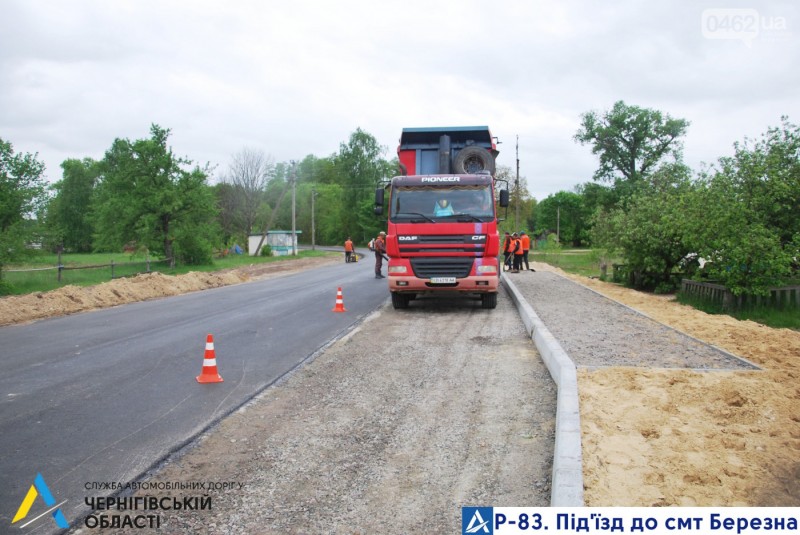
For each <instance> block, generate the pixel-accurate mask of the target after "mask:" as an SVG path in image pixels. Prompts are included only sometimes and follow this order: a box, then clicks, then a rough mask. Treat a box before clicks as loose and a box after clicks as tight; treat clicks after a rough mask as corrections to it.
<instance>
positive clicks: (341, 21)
mask: <svg viewBox="0 0 800 535" xmlns="http://www.w3.org/2000/svg"><path fill="white" fill-rule="evenodd" d="M704 4H705V3H704V2H700V3H697V2H690V1H681V2H671V3H661V4H653V3H642V2H637V1H633V0H629V1H626V2H622V3H614V4H613V5H611V4H608V5H606V4H597V3H596V2H590V1H589V0H577V1H566V2H559V3H550V2H543V1H539V2H537V1H522V0H498V1H497V2H495V3H493V4H492V5H491V6H489V5H488V4H486V3H485V2H477V1H473V0H467V1H462V2H455V1H443V2H429V1H421V0H410V1H405V2H400V1H388V2H380V3H377V2H366V1H359V0H343V1H339V2H335V3H331V2H322V1H313V0H298V1H296V2H277V1H273V0H267V1H255V0H253V1H245V0H237V1H234V2H228V3H220V2H212V1H193V2H190V3H187V2H179V1H154V0H139V1H115V2H103V1H99V0H92V1H90V0H64V1H61V2H49V1H45V0H38V1H37V0H34V1H30V0H29V1H22V0H7V1H6V2H4V5H3V11H4V13H3V14H4V17H3V18H2V21H0V136H2V137H3V138H4V139H8V140H10V141H11V142H12V143H14V146H15V149H16V150H17V151H21V152H38V153H39V156H40V158H41V159H43V160H44V161H45V162H46V164H47V167H48V175H49V178H50V179H51V180H58V179H59V178H60V169H59V164H60V163H61V161H63V160H64V159H66V158H82V157H86V156H88V157H92V158H98V159H99V158H102V156H103V153H104V151H105V150H107V149H108V148H109V147H110V146H111V143H112V142H113V140H114V139H115V138H118V137H127V138H131V139H138V138H142V137H146V136H147V135H148V131H149V126H150V124H151V123H157V124H159V125H161V126H163V127H166V128H170V129H171V130H172V137H171V143H172V146H173V149H174V150H175V152H176V153H177V154H179V155H182V156H187V157H189V158H190V159H192V160H194V161H195V162H196V163H199V164H204V163H206V162H210V163H212V164H216V165H218V166H219V169H221V170H224V169H226V168H227V165H228V161H229V159H230V157H231V156H232V155H233V154H235V153H236V152H237V151H239V150H240V149H241V148H242V147H245V146H247V147H254V148H258V149H262V150H264V151H265V152H266V153H267V154H271V155H272V156H273V157H274V158H275V159H276V160H277V161H285V160H289V159H300V158H303V157H304V156H306V155H308V154H313V155H316V156H320V157H322V156H328V155H330V154H332V153H334V152H336V151H337V149H338V147H339V144H340V143H342V142H346V141H347V139H348V137H349V135H350V134H351V133H352V132H353V131H354V130H355V129H356V128H359V127H360V128H362V129H363V130H365V131H367V132H369V133H371V134H373V135H374V136H375V137H376V138H377V139H378V141H379V142H380V143H381V144H383V145H384V146H386V147H387V156H389V157H391V156H393V155H394V150H395V149H396V145H397V141H398V138H399V135H400V131H401V129H402V128H403V127H409V126H437V125H442V126H451V125H488V126H490V128H491V129H492V132H493V134H494V135H496V136H498V137H499V138H500V140H501V141H503V144H502V145H501V146H500V148H501V154H500V157H499V163H500V164H501V165H506V166H508V167H511V168H512V169H513V168H515V167H516V147H515V143H516V136H517V135H519V138H520V144H519V159H520V173H521V174H522V175H523V176H525V177H526V178H527V182H528V187H529V190H530V191H531V193H532V194H533V195H534V196H535V197H537V198H540V199H541V198H543V197H545V196H547V195H549V194H552V193H555V192H556V191H558V190H561V189H566V190H571V189H572V188H573V187H574V186H575V185H576V184H579V183H582V182H585V181H587V180H589V179H590V177H591V175H592V173H593V172H594V169H595V168H596V166H597V162H596V159H595V157H594V156H592V155H591V152H590V150H589V148H588V147H581V146H580V145H577V144H576V143H575V142H574V141H573V139H572V136H573V135H574V133H575V131H576V130H577V128H578V124H579V121H580V114H581V113H584V112H587V111H590V110H599V111H603V110H606V109H609V108H610V107H611V106H612V105H613V103H614V102H615V101H617V100H624V101H625V102H626V103H628V104H636V105H639V106H644V107H651V108H656V109H659V110H662V111H664V112H666V113H669V114H671V115H673V116H674V117H681V118H685V119H687V120H689V121H691V123H692V125H691V127H690V129H689V133H688V135H687V137H686V139H685V140H684V145H685V155H686V159H687V163H689V164H690V165H692V166H697V165H699V162H700V161H714V160H716V158H718V157H719V156H721V155H723V154H724V153H726V152H729V149H730V147H731V145H732V144H733V142H734V141H736V140H739V139H742V138H743V137H744V136H751V137H753V136H757V135H758V134H760V133H761V132H763V131H765V130H766V128H767V127H768V126H770V125H775V124H777V123H778V121H779V119H780V115H782V114H788V115H789V116H790V118H796V117H797V116H798V115H800V113H798V112H800V109H798V108H800V104H798V102H797V99H796V98H795V96H794V95H795V93H796V88H797V87H798V86H800V74H798V71H797V69H796V68H794V66H795V65H797V64H798V59H799V58H798V53H800V47H798V46H797V39H798V37H800V30H799V29H798V20H800V19H799V18H798V8H796V7H795V6H794V5H793V4H782V3H772V2H764V1H756V2H748V3H747V6H746V7H750V8H754V9H756V10H757V11H758V12H759V13H760V14H762V15H763V16H764V17H765V18H764V20H763V23H769V21H771V20H773V19H775V18H778V17H779V18H781V19H782V20H783V21H784V22H785V29H784V30H782V31H780V32H777V31H771V32H767V31H764V32H762V33H761V35H759V37H758V38H756V39H754V40H753V42H752V43H751V46H750V47H749V48H748V47H747V46H746V45H745V44H744V43H743V42H741V41H733V40H710V39H707V38H705V37H704V35H703V32H702V31H701V30H702V28H701V16H702V13H703V10H704V9H705V8H708V7H716V4H715V5H713V6H712V5H704ZM759 24H762V21H759Z"/></svg>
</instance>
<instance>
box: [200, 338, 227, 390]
mask: <svg viewBox="0 0 800 535" xmlns="http://www.w3.org/2000/svg"><path fill="white" fill-rule="evenodd" d="M222 380H223V379H222V377H221V376H220V375H219V373H218V372H217V355H216V353H214V337H213V336H211V335H210V334H209V335H208V336H207V337H206V354H205V357H203V371H202V372H201V373H200V375H198V376H197V382H198V383H221V382H222Z"/></svg>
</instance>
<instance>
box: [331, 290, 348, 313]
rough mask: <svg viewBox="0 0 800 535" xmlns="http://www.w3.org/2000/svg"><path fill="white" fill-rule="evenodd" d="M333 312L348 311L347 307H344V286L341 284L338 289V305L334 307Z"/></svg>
mask: <svg viewBox="0 0 800 535" xmlns="http://www.w3.org/2000/svg"><path fill="white" fill-rule="evenodd" d="M333 312H347V309H346V308H344V299H342V287H341V286H340V287H339V289H338V290H337V291H336V306H335V307H333Z"/></svg>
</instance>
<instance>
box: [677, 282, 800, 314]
mask: <svg viewBox="0 0 800 535" xmlns="http://www.w3.org/2000/svg"><path fill="white" fill-rule="evenodd" d="M681 292H682V293H684V294H686V295H693V296H696V297H700V298H701V299H705V300H707V301H711V302H714V303H721V304H722V308H723V309H726V310H731V309H733V308H742V307H743V306H745V305H747V306H752V305H755V306H777V307H797V308H800V286H783V287H781V288H770V289H769V295H765V296H761V295H749V294H743V295H739V296H736V295H733V293H731V291H730V290H728V288H726V287H725V286H723V285H722V284H716V283H713V282H698V281H693V280H689V279H683V280H682V281H681Z"/></svg>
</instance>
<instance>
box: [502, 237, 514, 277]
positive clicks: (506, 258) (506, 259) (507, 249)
mask: <svg viewBox="0 0 800 535" xmlns="http://www.w3.org/2000/svg"><path fill="white" fill-rule="evenodd" d="M512 254H513V253H512V249H511V234H509V233H508V231H506V235H505V237H504V238H503V271H508V270H510V269H511V255H512Z"/></svg>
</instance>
